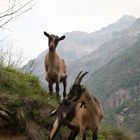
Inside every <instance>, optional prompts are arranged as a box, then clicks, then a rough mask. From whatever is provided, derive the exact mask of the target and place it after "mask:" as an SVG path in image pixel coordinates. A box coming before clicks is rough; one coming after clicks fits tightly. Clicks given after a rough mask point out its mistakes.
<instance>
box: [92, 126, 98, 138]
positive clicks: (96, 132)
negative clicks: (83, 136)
mask: <svg viewBox="0 0 140 140" xmlns="http://www.w3.org/2000/svg"><path fill="white" fill-rule="evenodd" d="M97 134H98V128H96V129H95V131H93V137H92V139H93V140H97V139H98V135H97Z"/></svg>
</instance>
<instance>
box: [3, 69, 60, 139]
mask: <svg viewBox="0 0 140 140" xmlns="http://www.w3.org/2000/svg"><path fill="white" fill-rule="evenodd" d="M56 106H58V102H57V100H56V99H55V98H54V97H53V96H52V97H50V96H49V95H48V93H46V92H44V91H43V90H42V89H41V87H40V84H39V81H38V79H37V78H36V77H34V76H32V75H28V74H23V73H21V72H19V71H17V70H14V69H11V68H3V67H0V140H1V139H2V140H29V139H30V140H47V139H48V136H49V133H50V130H51V127H52V123H53V121H54V118H49V114H50V112H51V111H52V110H53V109H54V107H55V108H56ZM60 135H61V134H60ZM57 138H58V139H59V135H58V137H57Z"/></svg>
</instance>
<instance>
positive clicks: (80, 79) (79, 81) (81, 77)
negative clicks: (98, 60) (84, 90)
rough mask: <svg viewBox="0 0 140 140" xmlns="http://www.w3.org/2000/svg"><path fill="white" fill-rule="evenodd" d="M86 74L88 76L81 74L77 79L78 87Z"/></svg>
mask: <svg viewBox="0 0 140 140" xmlns="http://www.w3.org/2000/svg"><path fill="white" fill-rule="evenodd" d="M86 74H88V72H85V73H83V74H82V75H81V76H80V77H79V78H78V81H77V84H78V85H80V83H81V81H82V79H83V77H84V76H85V75H86Z"/></svg>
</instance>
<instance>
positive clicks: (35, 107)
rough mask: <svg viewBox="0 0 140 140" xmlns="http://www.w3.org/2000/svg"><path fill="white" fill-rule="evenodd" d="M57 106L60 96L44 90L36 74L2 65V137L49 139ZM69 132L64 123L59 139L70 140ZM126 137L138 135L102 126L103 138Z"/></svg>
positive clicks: (118, 139) (8, 139) (121, 139)
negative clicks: (52, 115) (54, 110)
mask: <svg viewBox="0 0 140 140" xmlns="http://www.w3.org/2000/svg"><path fill="white" fill-rule="evenodd" d="M57 106H58V101H57V100H56V98H55V97H54V96H50V95H49V94H48V93H46V92H45V91H42V89H41V88H40V85H39V81H38V79H37V78H36V77H34V76H32V75H28V74H23V73H21V72H19V71H17V70H14V69H11V68H3V67H0V140H48V136H49V134H50V131H51V128H52V124H53V122H54V119H55V117H49V114H50V112H51V111H52V110H53V109H54V108H56V107H57ZM68 134H69V131H68V129H66V127H63V128H62V129H61V132H59V133H58V134H57V136H56V139H57V140H66V139H67V137H68ZM90 135H91V134H90V133H88V138H89V139H91V137H90ZM126 139H127V140H134V136H133V134H132V133H131V132H130V131H129V130H127V129H125V128H121V127H116V126H114V127H113V126H108V125H104V126H102V128H101V129H100V133H99V140H126Z"/></svg>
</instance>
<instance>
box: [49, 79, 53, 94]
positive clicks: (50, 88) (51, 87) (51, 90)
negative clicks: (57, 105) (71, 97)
mask: <svg viewBox="0 0 140 140" xmlns="http://www.w3.org/2000/svg"><path fill="white" fill-rule="evenodd" d="M49 92H50V93H53V84H52V82H50V81H49Z"/></svg>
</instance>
